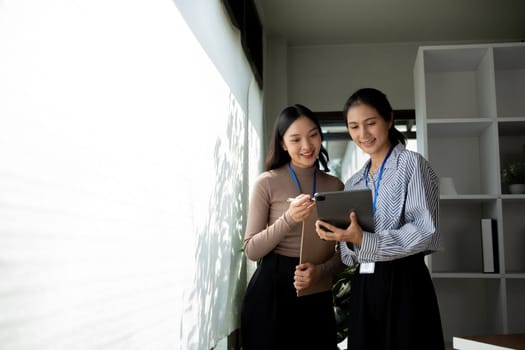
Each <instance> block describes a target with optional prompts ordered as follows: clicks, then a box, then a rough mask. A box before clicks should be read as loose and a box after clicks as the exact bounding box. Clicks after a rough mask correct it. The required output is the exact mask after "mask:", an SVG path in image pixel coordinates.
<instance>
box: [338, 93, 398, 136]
mask: <svg viewBox="0 0 525 350" xmlns="http://www.w3.org/2000/svg"><path fill="white" fill-rule="evenodd" d="M356 104H365V105H368V106H370V107H372V108H375V110H376V111H377V113H379V115H380V116H381V117H382V118H383V119H384V120H386V121H387V122H390V121H391V120H392V121H393V119H394V113H393V110H392V106H391V105H390V102H388V99H387V98H386V95H385V94H384V93H382V92H381V91H379V90H376V89H373V88H363V89H359V90H357V91H356V92H354V93H353V94H352V96H350V97H349V98H348V100H346V103H345V105H344V107H343V117H344V119H345V124H346V127H347V128H348V119H347V115H348V110H349V109H350V107H352V106H353V105H356ZM388 139H389V140H390V143H391V144H392V146H395V145H397V144H398V143H401V144H403V145H406V142H407V141H406V137H405V135H403V134H402V133H401V131H399V130H397V129H396V128H395V126H394V123H392V126H391V127H390V129H388Z"/></svg>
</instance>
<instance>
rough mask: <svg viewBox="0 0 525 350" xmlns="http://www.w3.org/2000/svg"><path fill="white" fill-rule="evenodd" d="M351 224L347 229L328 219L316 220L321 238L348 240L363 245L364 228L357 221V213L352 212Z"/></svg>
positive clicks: (317, 230)
mask: <svg viewBox="0 0 525 350" xmlns="http://www.w3.org/2000/svg"><path fill="white" fill-rule="evenodd" d="M349 217H350V225H348V227H347V228H346V229H341V228H338V227H336V226H334V225H332V224H329V223H328V222H326V221H322V220H317V221H316V222H315V231H316V232H317V235H318V236H319V238H321V239H324V240H325V241H338V242H341V241H346V242H349V243H353V244H357V245H361V243H362V242H363V229H362V228H361V226H360V225H359V222H358V221H357V214H356V213H355V212H354V211H352V212H350V215H349Z"/></svg>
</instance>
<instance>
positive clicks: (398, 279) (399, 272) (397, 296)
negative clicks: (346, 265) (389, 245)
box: [348, 254, 445, 350]
mask: <svg viewBox="0 0 525 350" xmlns="http://www.w3.org/2000/svg"><path fill="white" fill-rule="evenodd" d="M444 348H445V346H444V340H443V331H442V327H441V318H440V314H439V307H438V303H437V298H436V294H435V291H434V286H433V284H432V280H431V278H430V274H429V272H428V269H427V266H426V265H425V261H424V255H423V254H416V255H413V256H409V257H406V258H402V259H398V260H393V261H388V262H376V263H375V271H374V273H373V274H360V273H359V272H358V271H356V274H355V275H354V276H353V281H352V290H351V293H350V325H349V335H348V349H349V350H371V349H374V350H422V349H425V350H443V349H444Z"/></svg>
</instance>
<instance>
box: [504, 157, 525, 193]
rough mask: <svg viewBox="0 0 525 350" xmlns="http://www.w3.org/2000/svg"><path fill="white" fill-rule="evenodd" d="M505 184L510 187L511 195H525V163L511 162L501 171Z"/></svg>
mask: <svg viewBox="0 0 525 350" xmlns="http://www.w3.org/2000/svg"><path fill="white" fill-rule="evenodd" d="M501 177H502V180H503V183H504V184H506V185H508V186H509V191H510V193H513V194H517V193H525V162H524V161H513V162H509V163H508V164H507V166H506V167H504V168H503V170H502V171H501Z"/></svg>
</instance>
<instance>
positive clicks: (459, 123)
mask: <svg viewBox="0 0 525 350" xmlns="http://www.w3.org/2000/svg"><path fill="white" fill-rule="evenodd" d="M427 124H428V137H458V136H477V137H479V136H480V135H482V134H483V133H484V132H485V131H486V130H487V128H489V127H490V126H491V125H492V124H493V119H489V118H471V119H468V118H463V119H429V120H428V121H427Z"/></svg>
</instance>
